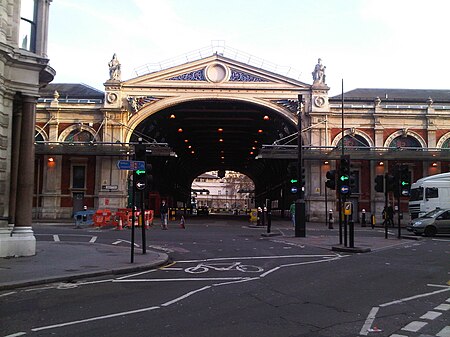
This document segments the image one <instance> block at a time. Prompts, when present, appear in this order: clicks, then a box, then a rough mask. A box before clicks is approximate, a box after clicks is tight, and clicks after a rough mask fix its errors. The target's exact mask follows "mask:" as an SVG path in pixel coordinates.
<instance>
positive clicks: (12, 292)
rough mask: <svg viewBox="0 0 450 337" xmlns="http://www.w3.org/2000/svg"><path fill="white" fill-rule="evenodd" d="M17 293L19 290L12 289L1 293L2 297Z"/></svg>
mask: <svg viewBox="0 0 450 337" xmlns="http://www.w3.org/2000/svg"><path fill="white" fill-rule="evenodd" d="M15 293H17V291H11V292H9V293H5V294H1V295H0V297H5V296H9V295H12V294H15Z"/></svg>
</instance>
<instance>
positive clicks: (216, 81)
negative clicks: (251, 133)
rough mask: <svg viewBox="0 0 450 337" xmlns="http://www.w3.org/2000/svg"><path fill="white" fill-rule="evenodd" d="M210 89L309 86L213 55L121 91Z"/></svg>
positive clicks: (127, 83) (142, 79)
mask: <svg viewBox="0 0 450 337" xmlns="http://www.w3.org/2000/svg"><path fill="white" fill-rule="evenodd" d="M193 85H194V86H195V85H199V86H205V85H207V86H208V87H210V86H211V85H217V86H220V87H236V86H239V87H242V86H248V87H261V86H263V87H268V86H272V87H275V88H285V89H293V88H310V85H309V84H305V83H303V82H300V81H297V80H295V79H292V78H289V77H286V76H283V75H279V74H277V73H274V72H270V71H267V70H264V69H261V68H257V67H254V66H251V65H248V64H245V63H242V62H239V61H236V60H233V59H230V58H226V57H224V56H221V55H220V54H214V55H212V56H210V57H207V58H203V59H200V60H197V61H193V62H189V63H185V64H182V65H179V66H175V67H171V68H168V69H164V70H160V71H156V72H152V73H149V74H146V75H142V76H139V77H136V78H133V79H130V80H128V81H124V82H122V86H124V87H128V86H130V87H136V86H143V87H152V86H163V87H174V86H181V87H183V86H189V87H192V86H193Z"/></svg>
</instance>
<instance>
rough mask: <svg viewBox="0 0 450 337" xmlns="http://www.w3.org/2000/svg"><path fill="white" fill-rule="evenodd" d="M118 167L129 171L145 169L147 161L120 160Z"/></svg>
mask: <svg viewBox="0 0 450 337" xmlns="http://www.w3.org/2000/svg"><path fill="white" fill-rule="evenodd" d="M117 168H118V169H119V170H128V171H136V170H145V161H134V160H118V161H117Z"/></svg>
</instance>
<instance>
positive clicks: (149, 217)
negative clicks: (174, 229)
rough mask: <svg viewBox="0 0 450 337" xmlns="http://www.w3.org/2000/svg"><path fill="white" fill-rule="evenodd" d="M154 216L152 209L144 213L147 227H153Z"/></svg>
mask: <svg viewBox="0 0 450 337" xmlns="http://www.w3.org/2000/svg"><path fill="white" fill-rule="evenodd" d="M153 215H154V212H153V210H152V209H151V210H147V211H144V221H145V226H146V227H149V226H153Z"/></svg>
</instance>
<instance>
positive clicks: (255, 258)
mask: <svg viewBox="0 0 450 337" xmlns="http://www.w3.org/2000/svg"><path fill="white" fill-rule="evenodd" d="M345 256H346V255H340V254H324V255H268V256H237V257H217V258H213V259H201V260H182V261H177V263H192V262H205V261H208V262H209V261H227V260H264V259H289V258H296V257H301V258H305V257H311V258H312V257H324V258H335V257H345Z"/></svg>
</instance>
